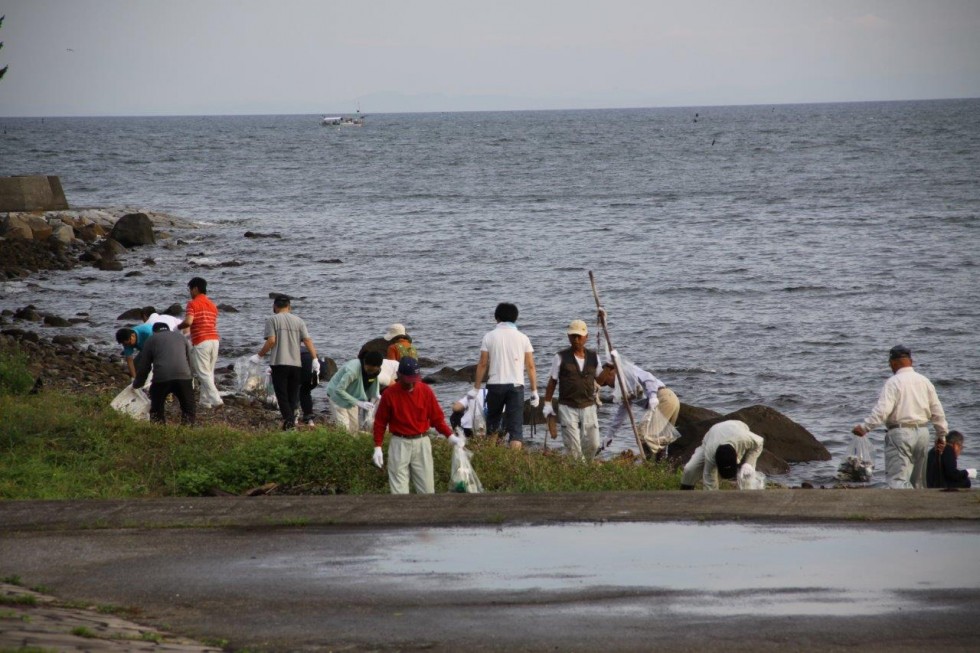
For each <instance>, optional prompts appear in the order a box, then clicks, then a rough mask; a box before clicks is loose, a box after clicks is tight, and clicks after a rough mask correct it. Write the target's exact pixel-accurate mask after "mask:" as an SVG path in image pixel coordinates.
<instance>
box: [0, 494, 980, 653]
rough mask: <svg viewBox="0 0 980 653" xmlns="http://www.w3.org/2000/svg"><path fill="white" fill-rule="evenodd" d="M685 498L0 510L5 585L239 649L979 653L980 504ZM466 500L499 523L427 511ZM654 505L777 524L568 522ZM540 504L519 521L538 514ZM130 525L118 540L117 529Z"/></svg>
mask: <svg viewBox="0 0 980 653" xmlns="http://www.w3.org/2000/svg"><path fill="white" fill-rule="evenodd" d="M678 494H679V493H645V494H641V495H632V494H629V495H618V497H617V496H608V495H594V496H588V495H550V500H551V502H552V504H553V505H552V516H553V519H551V520H544V519H524V520H518V519H516V515H517V512H518V511H516V510H515V511H513V512H511V513H510V514H511V516H512V518H501V516H500V514H499V510H501V509H502V508H501V506H502V505H503V504H504V503H506V502H496V503H495V502H494V500H493V498H492V497H446V496H442V497H431V498H430V497H409V498H408V500H407V501H397V502H395V503H397V504H399V505H400V511H399V512H400V513H401V514H400V517H398V521H400V522H401V523H400V524H397V525H394V524H384V523H383V522H384V520H383V519H382V518H381V517H382V515H383V514H387V513H383V512H382V513H380V514H378V515H375V518H376V522H375V524H374V525H369V524H362V523H345V522H344V521H343V519H339V518H338V517H337V514H339V513H341V512H343V509H346V510H347V514H349V515H355V514H356V515H360V516H358V517H356V518H355V517H351V521H352V522H359V521H361V520H363V519H364V516H363V514H362V513H361V512H360V511H359V510H357V509H355V508H360V509H363V508H364V507H365V504H364V503H362V502H359V501H351V499H359V498H336V499H338V501H336V502H331V501H329V499H325V500H320V501H313V502H311V503H309V504H307V505H306V506H305V508H304V510H305V514H306V517H305V518H303V519H301V520H300V519H298V518H297V517H295V516H294V515H293V511H294V510H299V508H296V504H294V503H292V501H257V502H256V501H254V500H253V501H251V502H239V501H226V500H203V501H205V502H207V501H211V502H212V503H210V504H207V503H205V504H204V506H208V505H210V507H211V509H212V510H211V512H212V513H214V519H215V520H216V523H219V522H220V523H221V524H222V525H221V526H219V527H211V528H192V527H187V526H188V524H187V523H186V522H187V521H188V519H189V518H190V517H192V516H193V518H194V519H198V518H202V519H203V513H204V512H207V511H206V510H205V508H204V507H202V505H201V504H198V503H197V502H196V501H191V502H188V501H186V500H184V501H178V500H169V505H170V508H171V510H170V521H169V522H168V520H167V519H165V513H166V511H165V510H164V506H165V505H166V504H167V503H168V500H159V501H157V500H153V501H151V502H124V503H126V504H131V507H130V508H129V509H128V510H127V509H126V508H125V507H124V506H123V505H122V503H120V504H117V503H115V502H12V503H6V504H0V524H2V525H3V529H2V531H0V574H2V575H4V576H9V575H14V574H15V575H18V576H20V577H21V579H22V581H23V582H24V583H25V584H28V585H34V584H40V585H44V586H45V587H47V588H49V590H50V592H51V593H53V594H55V595H57V596H59V597H63V598H71V599H75V600H84V601H90V602H93V603H101V604H112V605H123V606H132V607H137V608H139V609H140V610H141V613H142V615H143V618H141V620H144V621H147V622H149V623H151V624H153V625H155V626H157V627H160V628H165V629H169V630H174V631H176V632H180V633H181V634H183V635H187V636H191V637H195V638H198V639H203V638H207V639H226V640H228V641H229V642H230V646H231V647H232V648H242V647H249V648H250V649H259V650H274V651H292V650H310V651H312V650H354V651H369V650H378V651H415V650H438V651H463V650H468V651H545V650H558V651H641V650H675V651H676V650H680V651H684V650H690V651H696V650H704V649H705V648H709V647H710V648H719V649H729V650H754V651H769V650H780V651H783V650H787V649H788V650H843V649H850V648H856V647H859V648H861V649H864V650H872V651H920V650H939V649H942V650H964V651H966V650H977V642H980V503H978V496H977V495H976V494H975V493H960V494H958V495H957V494H941V493H927V492H918V491H911V492H899V491H884V490H883V491H875V490H871V491H863V492H850V493H848V492H841V493H839V496H836V497H835V494H838V493H833V492H827V493H824V494H825V495H826V496H825V497H824V500H825V501H830V500H833V499H835V498H836V500H837V506H838V510H840V511H841V513H840V517H839V518H838V519H837V520H827V519H824V520H812V519H807V518H806V517H805V516H804V517H803V518H802V519H800V518H798V519H796V520H792V519H790V518H789V516H788V514H787V513H786V502H787V501H789V500H790V499H789V498H788V497H779V496H772V497H769V496H764V495H777V494H779V493H776V492H773V493H770V492H766V493H756V496H755V498H751V499H750V498H749V497H748V493H741V494H740V493H734V492H727V493H725V492H723V493H713V494H711V493H684V494H683V495H680V496H677V495H678ZM785 494H808V495H814V496H815V495H817V494H820V493H818V492H813V493H803V492H797V493H789V492H787V493H785ZM858 494H861V495H864V496H861V497H856V496H853V495H858ZM902 495H904V500H905V502H906V504H907V505H908V507H909V509H908V511H907V516H906V518H904V519H902V520H901V521H899V520H896V519H895V518H887V519H880V520H879V521H872V520H874V519H876V513H875V511H874V510H872V509H870V508H869V507H868V506H872V507H873V506H875V505H877V506H878V507H880V508H881V512H882V513H883V514H889V511H891V510H892V509H893V508H891V507H890V506H891V504H892V502H893V501H896V500H898V498H900V497H901V496H902ZM688 496H692V497H693V498H692V499H688V498H687V497H688ZM875 496H877V497H878V499H877V500H875V498H874V497H875ZM730 497H731V498H730ZM935 497H940V498H942V499H950V500H951V501H950V502H949V503H947V504H938V505H939V506H940V507H944V508H946V509H947V510H948V511H949V512H950V513H951V514H956V513H958V512H959V513H961V516H960V517H959V518H955V519H954V518H949V517H947V518H945V519H941V520H937V519H932V518H931V516H932V515H934V514H936V513H937V511H938V512H942V511H940V510H938V509H936V510H931V509H930V507H931V506H932V502H933V501H934V500H935ZM379 499H388V501H389V503H388V504H387V505H389V506H390V505H392V504H391V501H392V500H393V499H396V498H395V497H379ZM430 499H431V500H430ZM473 499H487V501H485V502H480V501H477V502H476V503H477V504H482V505H483V507H484V508H485V509H487V510H486V511H485V516H484V522H483V523H482V524H478V523H473V524H472V525H465V526H464V525H454V526H445V525H443V524H444V523H445V522H443V521H442V519H443V518H444V517H445V515H443V516H442V517H437V516H436V515H437V513H440V511H442V512H452V511H457V512H463V513H465V512H466V510H464V504H465V506H469V508H467V509H472V505H471V504H472V503H473V501H472V500H473ZM616 499H618V500H616ZM658 499H659V500H663V501H669V500H672V499H676V500H678V501H692V502H695V503H700V504H703V508H704V509H705V510H707V509H708V507H709V506H710V505H714V504H717V502H719V501H720V502H722V503H723V504H725V505H726V506H727V508H728V510H729V514H736V515H738V514H740V510H739V508H738V506H739V505H740V504H743V503H745V504H746V505H748V502H754V503H753V505H754V510H755V511H760V510H761V507H762V506H763V505H769V506H770V512H772V513H773V514H774V515H775V514H777V513H778V514H781V515H782V517H781V518H778V519H777V518H775V517H770V518H768V519H766V518H762V517H756V518H753V519H748V518H740V519H741V521H723V520H710V519H709V520H704V519H703V518H702V519H685V520H679V519H677V518H669V519H667V520H665V521H661V520H655V519H640V520H637V519H634V520H619V521H606V522H601V521H589V520H587V519H581V518H573V517H565V518H560V517H558V516H559V515H562V514H566V515H581V514H582V513H583V512H585V513H587V512H589V510H591V509H594V508H595V507H596V506H597V505H602V504H605V503H606V502H608V503H609V505H607V506H606V507H607V509H612V507H613V506H619V507H620V508H621V509H623V510H627V509H629V507H630V506H632V505H633V504H634V503H635V504H640V503H643V502H646V503H649V502H651V501H652V500H658ZM794 500H795V499H794ZM808 500H809V499H806V501H808ZM726 502H727V503H726ZM853 502H860V503H861V504H862V505H864V506H865V508H864V512H865V513H866V514H865V516H864V517H862V518H860V519H856V518H855V517H854V514H856V513H854V512H853V511H855V510H857V508H856V506H855V505H852V503H853ZM527 503H528V505H529V510H528V515H525V517H528V516H529V515H531V514H537V508H535V507H534V506H535V505H536V501H528V502H527ZM27 504H32V505H27ZM342 504H346V508H344V506H343V505H342ZM190 506H194V509H193V510H191V509H190ZM587 506H591V508H588V507H587ZM72 507H73V508H74V511H72V510H70V508H72ZM100 507H101V509H102V518H101V520H95V521H93V520H94V519H95V517H96V515H97V514H98V513H99V509H100ZM494 507H496V508H497V510H498V512H494V511H493V510H491V508H494ZM688 507H689V508H690V507H691V506H688ZM139 510H142V511H143V512H142V515H143V517H142V518H137V517H136V512H135V511H139ZM45 513H48V518H49V521H48V523H47V524H46V525H45V518H44V515H45ZM70 513H73V514H75V515H76V516H77V517H78V519H77V520H72V519H70V518H69V517H68V515H69V514H70ZM198 513H201V514H198ZM277 513H279V514H280V518H279V522H278V523H274V521H275V520H273V519H272V517H273V516H274V515H275V514H277ZM696 513H697V511H693V513H692V514H696ZM232 514H233V515H234V518H232ZM316 514H320V518H319V520H318V519H317V518H316V517H315V515H316ZM328 514H332V515H334V517H333V519H336V520H337V522H336V523H333V524H330V523H326V522H327V517H326V515H328ZM29 515H33V517H29ZM908 515H911V516H908ZM916 515H918V517H916ZM971 515H972V517H971ZM141 519H145V520H146V521H141ZM120 520H121V521H126V522H128V524H127V526H121V525H116V524H111V522H113V521H120ZM291 521H292V524H291V523H290V522H291ZM96 522H98V523H96ZM379 522H380V523H379ZM429 522H435V523H429ZM487 522H490V523H487ZM493 522H497V523H493ZM85 523H87V525H85ZM300 523H303V524H307V525H299V524H300ZM464 523H465V522H464ZM98 525H102V526H105V525H109V527H103V528H93V526H98Z"/></svg>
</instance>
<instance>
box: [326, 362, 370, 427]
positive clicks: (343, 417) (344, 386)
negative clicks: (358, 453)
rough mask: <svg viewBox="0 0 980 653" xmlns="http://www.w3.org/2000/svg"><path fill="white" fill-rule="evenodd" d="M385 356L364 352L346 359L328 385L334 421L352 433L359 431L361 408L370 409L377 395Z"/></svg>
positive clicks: (328, 395)
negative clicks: (348, 359) (353, 357)
mask: <svg viewBox="0 0 980 653" xmlns="http://www.w3.org/2000/svg"><path fill="white" fill-rule="evenodd" d="M383 360H384V355H382V353H381V352H379V351H365V352H363V353H362V354H361V356H360V357H359V358H355V359H354V360H350V361H347V362H346V363H344V364H343V366H341V368H340V369H339V370H337V373H336V374H334V375H333V378H331V379H330V383H328V384H327V397H328V399H329V400H330V410H331V412H332V413H333V418H334V423H335V424H337V425H338V426H342V427H344V428H345V429H347V430H348V431H349V432H350V433H357V432H358V431H359V430H360V425H361V419H360V414H359V413H360V411H361V410H363V411H365V412H368V413H369V412H370V411H371V410H373V409H374V403H373V402H374V401H375V400H376V399H377V398H378V396H379V394H380V391H379V389H378V374H380V373H381V361H383Z"/></svg>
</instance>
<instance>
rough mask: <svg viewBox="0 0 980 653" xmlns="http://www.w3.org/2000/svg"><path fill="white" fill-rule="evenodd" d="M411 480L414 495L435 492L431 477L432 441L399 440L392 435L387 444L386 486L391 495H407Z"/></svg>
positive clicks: (426, 439) (425, 436)
mask: <svg viewBox="0 0 980 653" xmlns="http://www.w3.org/2000/svg"><path fill="white" fill-rule="evenodd" d="M409 479H411V481H412V487H414V488H415V493H416V494H433V493H434V492H435V491H436V483H435V479H434V477H433V475H432V440H430V439H429V436H427V435H423V436H422V437H421V438H400V437H398V436H397V435H392V436H391V440H390V441H389V442H388V485H389V486H390V487H391V493H392V494H408V481H409Z"/></svg>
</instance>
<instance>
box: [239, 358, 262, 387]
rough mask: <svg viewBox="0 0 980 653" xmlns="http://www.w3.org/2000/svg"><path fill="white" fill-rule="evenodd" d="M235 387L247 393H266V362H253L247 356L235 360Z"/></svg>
mask: <svg viewBox="0 0 980 653" xmlns="http://www.w3.org/2000/svg"><path fill="white" fill-rule="evenodd" d="M234 367H235V379H236V384H235V389H236V390H237V391H238V392H241V393H243V394H247V395H255V394H256V393H260V394H262V395H265V394H266V387H265V386H266V379H265V377H266V374H265V370H266V364H265V363H264V362H258V363H253V362H252V361H250V360H249V357H248V356H242V357H241V358H239V359H237V360H236V361H235V366H234Z"/></svg>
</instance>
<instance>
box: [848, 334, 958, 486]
mask: <svg viewBox="0 0 980 653" xmlns="http://www.w3.org/2000/svg"><path fill="white" fill-rule="evenodd" d="M888 365H889V367H891V370H892V376H891V377H889V379H888V380H887V381H885V385H884V387H883V388H882V389H881V394H880V395H879V396H878V402H877V403H876V404H875V407H874V408H873V409H872V410H871V413H870V414H869V415H868V416H867V417H866V418H865V419H864V421H863V422H861V423H860V424H858V425H857V426H855V427H854V428H853V429H852V432H853V433H854V435H857V436H860V437H863V436H865V435H867V434H868V433H870V432H871V431H873V430H875V429H876V428H877V427H879V426H881V425H882V424H884V425H885V428H886V429H887V432H886V433H885V477H886V479H887V480H888V487H890V488H900V489H904V488H911V487H917V488H922V487H926V459H927V457H928V455H929V430H928V429H927V428H926V426H927V425H928V424H929V423H930V422H932V425H933V427H934V428H935V429H936V437H937V438H938V439H939V440H945V439H946V433H947V431H949V427H948V425H947V424H946V414H945V412H943V405H942V404H941V403H939V396H938V395H937V394H936V388H935V387H934V386H933V385H932V382H931V381H930V380H929V379H927V378H926V377H924V376H923V375H921V374H919V373H918V372H916V371H915V370H914V369H912V350H910V349H909V348H908V347H906V346H904V345H896V346H894V347H892V348H891V350H890V351H889V352H888Z"/></svg>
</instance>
